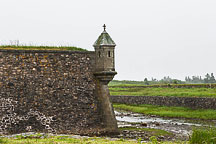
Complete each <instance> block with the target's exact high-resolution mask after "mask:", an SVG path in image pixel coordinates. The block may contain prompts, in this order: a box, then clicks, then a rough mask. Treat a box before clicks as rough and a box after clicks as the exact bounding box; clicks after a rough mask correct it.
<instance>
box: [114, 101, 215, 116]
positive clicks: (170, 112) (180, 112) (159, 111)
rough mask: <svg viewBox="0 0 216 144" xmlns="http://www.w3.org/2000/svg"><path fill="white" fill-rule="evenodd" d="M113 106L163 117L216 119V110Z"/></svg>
mask: <svg viewBox="0 0 216 144" xmlns="http://www.w3.org/2000/svg"><path fill="white" fill-rule="evenodd" d="M113 106H114V108H116V109H121V110H126V111H132V112H136V113H143V114H147V115H158V116H162V117H175V118H194V119H216V110H211V109H207V110H204V109H197V110H194V109H190V108H184V107H167V106H153V105H125V104H114V105H113Z"/></svg>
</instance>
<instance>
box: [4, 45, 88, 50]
mask: <svg viewBox="0 0 216 144" xmlns="http://www.w3.org/2000/svg"><path fill="white" fill-rule="evenodd" d="M0 49H3V50H70V51H87V50H86V49H83V48H78V47H74V46H26V45H24V46H17V45H1V46H0Z"/></svg>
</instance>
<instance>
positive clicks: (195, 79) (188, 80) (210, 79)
mask: <svg viewBox="0 0 216 144" xmlns="http://www.w3.org/2000/svg"><path fill="white" fill-rule="evenodd" d="M201 83H216V80H215V77H214V74H213V73H211V74H209V73H207V74H206V75H205V77H204V78H202V77H201V76H192V77H189V76H186V77H185V81H182V80H178V79H172V78H170V77H169V76H165V77H164V78H162V79H161V80H157V79H155V78H151V80H148V79H147V78H144V84H145V85H152V84H201Z"/></svg>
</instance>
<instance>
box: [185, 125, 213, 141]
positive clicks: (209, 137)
mask: <svg viewBox="0 0 216 144" xmlns="http://www.w3.org/2000/svg"><path fill="white" fill-rule="evenodd" d="M189 142H190V143H191V144H216V128H196V129H193V133H192V135H191V137H190V139H189Z"/></svg>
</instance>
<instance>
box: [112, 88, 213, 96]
mask: <svg viewBox="0 0 216 144" xmlns="http://www.w3.org/2000/svg"><path fill="white" fill-rule="evenodd" d="M109 90H110V94H111V95H123V96H124V95H127V96H177V97H211V98H216V88H154V87H152V88H142V87H141V88H140V87H135V88H134V87H127V88H122V87H110V88H109Z"/></svg>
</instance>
